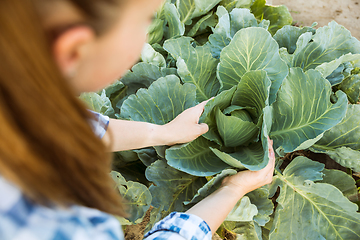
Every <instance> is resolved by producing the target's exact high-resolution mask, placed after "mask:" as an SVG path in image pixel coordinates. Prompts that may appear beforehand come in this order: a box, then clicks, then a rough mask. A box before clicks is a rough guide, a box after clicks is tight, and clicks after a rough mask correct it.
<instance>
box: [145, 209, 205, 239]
mask: <svg viewBox="0 0 360 240" xmlns="http://www.w3.org/2000/svg"><path fill="white" fill-rule="evenodd" d="M211 238H212V234H211V230H210V227H209V226H208V225H207V223H206V222H205V221H204V220H202V219H201V218H200V217H198V216H196V215H192V214H186V213H178V212H173V213H171V214H170V215H169V216H167V217H166V218H164V219H163V220H162V221H160V222H158V223H156V224H155V226H154V227H153V228H152V229H151V230H150V231H149V232H148V233H147V234H145V238H144V240H153V239H154V240H155V239H156V240H166V239H171V240H185V239H186V240H211Z"/></svg>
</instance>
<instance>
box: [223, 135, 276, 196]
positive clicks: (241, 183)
mask: <svg viewBox="0 0 360 240" xmlns="http://www.w3.org/2000/svg"><path fill="white" fill-rule="evenodd" d="M268 143H269V163H268V165H267V166H266V167H265V168H263V169H261V170H259V171H250V170H247V171H242V172H239V173H237V174H235V175H233V176H229V177H227V178H225V179H224V180H223V183H222V186H223V187H224V186H225V187H229V188H230V189H232V190H233V191H235V192H236V193H238V194H239V196H242V195H245V194H246V193H248V192H251V191H253V190H255V189H257V188H259V187H261V186H263V185H266V184H269V183H271V181H272V178H273V173H274V166H275V153H274V149H273V146H272V145H273V141H272V140H270V139H269V137H268Z"/></svg>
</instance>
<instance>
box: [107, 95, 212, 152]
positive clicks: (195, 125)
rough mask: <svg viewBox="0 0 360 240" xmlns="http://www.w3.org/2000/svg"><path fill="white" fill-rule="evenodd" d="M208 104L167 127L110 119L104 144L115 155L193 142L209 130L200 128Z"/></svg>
mask: <svg viewBox="0 0 360 240" xmlns="http://www.w3.org/2000/svg"><path fill="white" fill-rule="evenodd" d="M206 103H207V101H204V102H202V103H200V104H198V105H197V106H195V107H192V108H189V109H187V110H185V111H184V112H182V113H181V114H180V115H178V116H177V117H176V118H175V119H174V120H173V121H171V122H169V123H167V124H165V125H156V124H152V123H147V122H136V121H126V120H117V119H110V122H109V127H108V130H107V132H106V133H105V136H104V137H103V140H104V142H105V144H111V150H112V151H113V152H116V151H124V150H130V149H138V148H144V147H150V146H159V145H174V144H178V143H186V142H190V141H192V140H194V139H196V138H197V137H199V136H200V135H202V134H204V133H206V132H207V131H208V129H209V128H208V126H207V125H206V124H205V123H202V124H199V118H200V116H201V114H202V113H203V111H204V107H205V105H206Z"/></svg>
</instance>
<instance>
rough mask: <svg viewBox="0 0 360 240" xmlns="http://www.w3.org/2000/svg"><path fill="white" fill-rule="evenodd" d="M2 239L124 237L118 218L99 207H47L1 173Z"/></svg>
mask: <svg viewBox="0 0 360 240" xmlns="http://www.w3.org/2000/svg"><path fill="white" fill-rule="evenodd" d="M0 193H1V195H2V196H3V197H2V199H1V201H0V239H2V240H10V239H15V238H16V239H46V240H48V239H95V238H99V239H109V240H112V239H123V234H122V230H121V226H120V224H119V222H118V221H117V219H116V218H115V217H113V216H111V215H109V214H107V213H104V212H101V211H99V210H96V209H92V208H87V207H82V206H76V205H74V206H72V207H69V208H61V207H55V206H54V207H44V206H41V205H38V204H35V203H32V202H31V201H30V200H28V199H27V198H26V197H25V196H24V194H23V193H22V192H21V190H20V189H19V188H18V187H17V186H15V185H14V184H12V183H10V182H9V181H7V180H6V179H5V178H3V177H2V176H1V175H0Z"/></svg>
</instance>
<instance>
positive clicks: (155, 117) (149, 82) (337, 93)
mask: <svg viewBox="0 0 360 240" xmlns="http://www.w3.org/2000/svg"><path fill="white" fill-rule="evenodd" d="M291 23H292V18H291V15H290V13H289V12H288V10H287V8H286V7H284V6H277V7H275V6H267V5H266V3H265V0H255V1H254V0H222V1H221V0H208V1H201V0H177V1H170V0H168V1H166V2H165V3H164V5H163V7H162V8H161V9H160V10H159V11H158V12H157V14H156V18H155V20H154V22H153V24H152V25H151V28H150V30H149V43H148V44H146V46H145V47H144V49H143V52H142V55H141V61H140V62H139V63H138V64H136V65H135V66H134V67H133V68H132V69H131V71H129V72H128V73H127V74H126V75H125V76H124V77H123V78H121V79H120V80H119V81H117V82H116V83H114V84H113V85H112V86H110V87H108V88H107V89H104V90H102V91H101V92H99V93H87V94H83V95H82V96H81V98H82V99H84V100H85V101H87V102H88V103H89V104H90V106H91V107H92V108H93V109H95V110H96V111H99V112H101V113H103V114H106V115H108V116H110V117H114V118H119V119H128V120H133V121H144V122H151V123H155V124H166V123H168V122H170V121H171V120H173V119H174V118H175V117H176V116H177V115H178V114H180V113H181V112H182V111H184V110H185V109H187V108H190V107H193V106H195V105H196V104H198V103H199V102H202V101H204V100H208V99H210V98H212V97H213V99H211V100H210V101H209V102H208V103H207V105H206V106H205V110H204V113H203V114H202V116H201V118H200V121H201V122H203V123H206V124H208V125H209V131H208V132H207V133H206V134H204V135H203V136H201V137H199V138H197V139H196V140H194V141H192V142H190V143H186V144H182V145H177V146H172V147H169V146H155V147H151V148H146V149H138V150H134V151H125V152H118V153H116V154H115V159H114V170H116V171H114V172H112V173H111V174H112V175H113V178H114V180H115V181H116V182H117V186H118V188H119V190H120V192H121V194H122V195H123V196H124V198H125V199H127V200H128V203H129V211H130V213H131V217H130V218H129V219H122V220H121V221H122V223H123V224H125V225H131V224H136V223H139V222H141V221H142V219H143V217H144V214H145V213H146V212H147V210H148V209H149V207H150V206H153V209H152V211H151V216H150V222H149V224H148V227H147V228H150V227H151V226H152V224H153V223H154V222H156V221H158V220H159V219H161V218H162V217H164V216H166V215H167V214H169V213H170V212H172V211H186V210H187V209H188V208H190V207H191V206H193V205H194V204H195V203H197V202H199V201H200V200H201V199H203V198H204V197H206V196H207V195H209V194H210V193H212V192H213V191H215V189H216V188H217V187H219V185H220V183H221V181H222V179H223V178H224V177H226V176H228V175H232V174H235V173H236V172H237V171H241V170H244V169H250V170H254V171H255V170H260V169H262V168H263V167H264V166H266V165H267V163H268V152H267V149H268V146H267V141H266V139H267V137H268V136H269V137H270V138H271V139H273V140H274V148H275V149H276V152H277V156H278V164H277V166H276V169H275V175H274V178H273V182H272V184H271V185H270V186H266V187H262V188H260V189H257V190H255V191H253V192H251V193H249V194H247V195H246V196H245V197H243V198H242V199H241V200H240V201H239V202H238V204H237V205H236V206H235V208H234V209H233V211H232V212H231V213H230V214H229V216H228V217H227V219H226V221H225V222H224V224H223V225H222V227H221V229H220V230H219V233H220V235H221V232H222V231H223V230H224V229H226V230H228V231H230V232H232V233H234V234H236V235H237V236H238V237H239V239H279V240H283V239H302V240H303V239H360V213H359V212H358V206H357V205H356V204H355V203H353V202H357V201H358V198H357V196H358V190H357V188H356V183H355V180H354V178H353V177H352V176H351V175H350V174H347V173H345V172H343V171H339V170H334V169H325V167H324V164H322V163H319V162H317V161H313V160H310V159H308V158H306V157H296V158H295V159H293V160H292V161H291V162H290V164H288V165H287V166H285V167H282V166H284V165H282V160H281V159H282V158H281V157H283V156H284V155H285V154H287V153H292V152H294V151H298V150H310V151H312V152H315V153H325V154H327V155H328V156H329V157H330V158H331V159H333V160H334V161H336V162H337V163H339V164H340V165H342V166H343V167H345V168H348V169H349V171H351V172H360V105H358V104H356V103H357V102H358V101H359V95H360V42H359V41H358V40H357V39H356V38H354V37H352V36H351V34H350V32H349V31H348V30H346V29H345V28H344V27H343V26H340V25H338V24H337V23H336V22H331V23H329V24H328V25H327V26H325V27H321V28H318V29H314V28H313V27H314V26H315V25H314V26H312V27H296V26H291ZM119 134H121V133H119ZM349 199H351V201H352V202H351V201H350V200H349ZM272 200H274V201H272ZM275 200H276V201H275ZM274 203H275V205H274Z"/></svg>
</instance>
